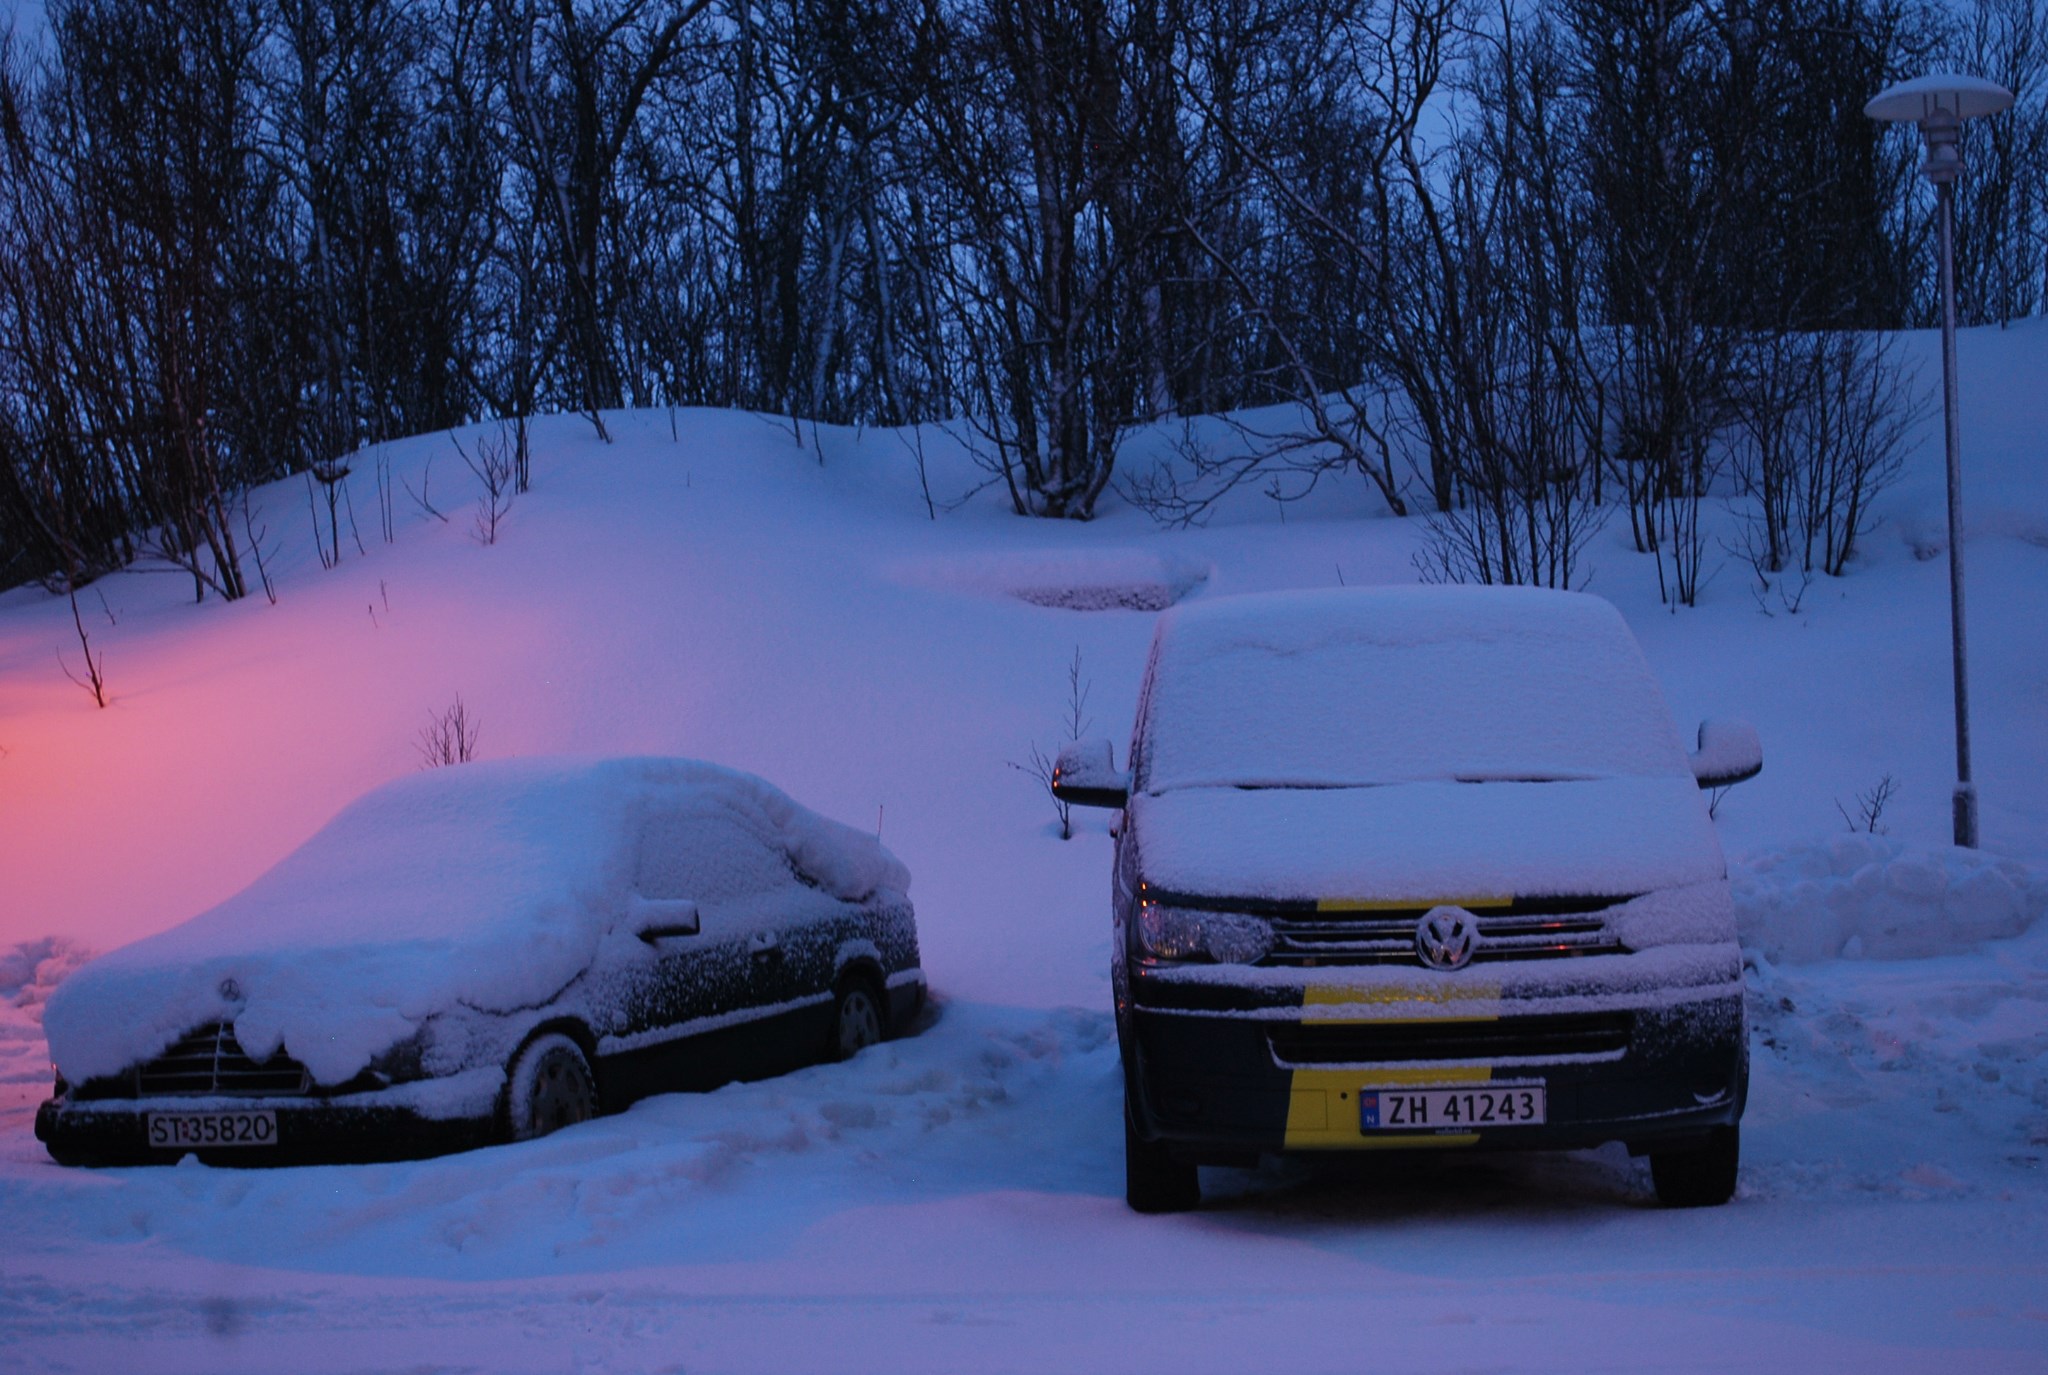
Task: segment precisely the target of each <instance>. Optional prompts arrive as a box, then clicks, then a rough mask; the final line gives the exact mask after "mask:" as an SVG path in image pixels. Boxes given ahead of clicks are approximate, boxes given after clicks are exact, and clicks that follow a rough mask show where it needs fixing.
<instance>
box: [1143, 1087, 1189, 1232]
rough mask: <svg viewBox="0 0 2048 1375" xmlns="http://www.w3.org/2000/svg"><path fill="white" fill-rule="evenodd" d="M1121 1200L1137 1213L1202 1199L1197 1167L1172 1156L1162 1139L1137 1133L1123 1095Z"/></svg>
mask: <svg viewBox="0 0 2048 1375" xmlns="http://www.w3.org/2000/svg"><path fill="white" fill-rule="evenodd" d="M1124 1202H1126V1203H1128V1204H1130V1205H1131V1211H1133V1212H1137V1213H1184V1212H1187V1211H1188V1210H1189V1209H1190V1208H1195V1207H1199V1206H1200V1205H1201V1202H1202V1176H1201V1173H1200V1171H1199V1170H1198V1169H1197V1168H1196V1167H1195V1166H1193V1165H1190V1164H1188V1163H1187V1162H1186V1161H1184V1160H1176V1159H1175V1158H1174V1156H1173V1153H1172V1152H1171V1151H1169V1150H1168V1149H1167V1148H1166V1145H1165V1143H1163V1142H1159V1141H1147V1140H1145V1139H1144V1138H1143V1137H1141V1136H1139V1135H1138V1128H1137V1124H1136V1122H1135V1121H1134V1120H1133V1117H1132V1113H1131V1101H1130V1098H1129V1096H1128V1095H1126V1096H1125V1098H1124Z"/></svg>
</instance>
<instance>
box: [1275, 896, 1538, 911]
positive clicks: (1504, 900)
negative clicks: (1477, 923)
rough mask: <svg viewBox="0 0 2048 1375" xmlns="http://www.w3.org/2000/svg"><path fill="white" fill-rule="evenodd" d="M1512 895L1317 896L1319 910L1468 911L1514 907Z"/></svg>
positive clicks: (1317, 909)
mask: <svg viewBox="0 0 2048 1375" xmlns="http://www.w3.org/2000/svg"><path fill="white" fill-rule="evenodd" d="M1514 902H1515V900H1514V899H1513V898H1512V897H1502V896H1500V895H1498V894H1493V895H1489V896H1487V897H1480V898H1435V899H1416V898H1397V899H1394V900H1392V901H1387V900H1382V899H1379V898H1317V899H1316V911H1318V912H1413V911H1414V910H1415V909H1416V908H1418V907H1422V908H1429V907H1463V908H1465V909H1466V910H1468V911H1471V910H1476V909H1478V908H1481V907H1512V906H1514Z"/></svg>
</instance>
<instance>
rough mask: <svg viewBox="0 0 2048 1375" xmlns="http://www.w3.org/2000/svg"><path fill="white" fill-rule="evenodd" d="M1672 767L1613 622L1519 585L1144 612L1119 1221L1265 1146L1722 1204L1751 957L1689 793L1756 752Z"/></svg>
mask: <svg viewBox="0 0 2048 1375" xmlns="http://www.w3.org/2000/svg"><path fill="white" fill-rule="evenodd" d="M1699 742H1700V748H1699V749H1698V750H1696V751H1693V752H1690V753H1688V751H1687V750H1686V749H1685V748H1684V747H1683V745H1682V744H1681V742H1680V738H1679V735H1678V732H1677V730H1676V729H1675V728H1674V726H1673V723H1672V719H1671V715H1670V712H1669V710H1668V709H1667V708H1666V706H1665V704H1664V698H1663V694H1662V693H1661V692H1660V691H1659V689H1658V686H1657V682H1656V679H1655V678H1654V677H1653V676H1652V674H1651V672H1650V669H1649V666H1648V665H1647V664H1646V663H1645V662H1644V659H1643V656H1642V652H1641V650H1640V649H1639V648H1638V647H1637V645H1636V642H1635V639H1634V637H1633V636H1632V635H1631V634H1630V632H1629V630H1628V627H1627V625H1626V624H1625V623H1624V622H1623V621H1622V618H1621V616H1620V614H1619V613H1618V612H1616V611H1615V610H1614V608H1613V607H1612V606H1611V605H1609V604H1608V603H1607V602H1605V601H1602V600H1600V599H1598V598H1595V597H1591V596H1585V595H1579V594H1573V593H1564V592H1549V591H1543V590H1538V589H1529V588H1491V587H1406V588H1385V589H1351V590H1343V589H1332V590H1326V591H1309V592H1287V593H1277V594H1271V595H1261V596H1246V597H1234V598H1222V599H1217V600H1213V601H1204V602H1196V603H1191V604H1188V605H1184V606H1181V607H1178V608H1176V609H1174V610H1172V611H1170V612H1168V613H1166V614H1165V615H1164V616H1162V617H1161V619H1160V623H1159V627H1158V630H1157V633H1156V635H1155V637H1154V639H1153V643H1152V653H1151V660H1150V664H1149V666H1148V668H1147V670H1146V674H1145V680H1144V686H1143V689H1142V691H1141V694H1140V698H1139V706H1138V720H1137V726H1136V730H1135V731H1134V732H1133V734H1132V738H1131V746H1130V754H1129V757H1128V760H1127V764H1128V767H1127V768H1125V769H1122V770H1119V769H1117V768H1116V767H1115V765H1114V758H1113V754H1112V750H1111V746H1110V743H1109V742H1108V741H1106V740H1105V741H1094V742H1084V743H1081V744H1077V745H1074V746H1072V747H1070V748H1069V749H1068V750H1066V751H1065V752H1063V753H1062V755H1061V757H1060V760H1059V764H1058V768H1057V770H1056V774H1055V781H1054V791H1055V792H1056V793H1057V794H1058V795H1059V796H1061V797H1062V798H1064V799H1066V800H1068V801H1070V802H1074V803H1079V804H1084V805H1095V806H1104V807H1117V808H1121V809H1123V821H1122V824H1121V825H1120V826H1119V827H1118V831H1117V836H1118V838H1117V847H1116V868H1115V876H1114V881H1113V885H1112V887H1113V894H1112V904H1113V912H1114V921H1115V938H1114V939H1113V940H1112V942H1111V950H1112V952H1113V954H1112V965H1113V968H1112V975H1113V982H1114V988H1115V998H1116V1020H1117V1031H1118V1036H1119V1039H1120V1041H1121V1045H1122V1051H1123V1063H1124V1084H1125V1100H1124V1101H1125V1129H1126V1136H1125V1159H1126V1165H1127V1186H1128V1197H1129V1201H1130V1203H1131V1206H1132V1207H1134V1208H1137V1209H1139V1210H1141V1211H1161V1210H1168V1209H1176V1208H1186V1207H1192V1206H1194V1205H1195V1204H1196V1203H1198V1202H1199V1200H1200V1186H1199V1181H1198V1175H1197V1172H1196V1167H1197V1165H1198V1164H1201V1163H1242V1162H1244V1161H1246V1160H1248V1159H1249V1158H1253V1157H1255V1156H1256V1155H1257V1154H1259V1153H1261V1152H1287V1151H1346V1150H1360V1149H1373V1148H1388V1147H1395V1148H1402V1147H1418V1148H1419V1147H1459V1146H1477V1147H1532V1148H1545V1149H1549V1148H1576V1147H1584V1146H1592V1145H1597V1144H1600V1143H1602V1142H1607V1141H1614V1140H1619V1141H1623V1142H1626V1143H1627V1144H1628V1147H1629V1149H1630V1150H1631V1151H1634V1152H1637V1153H1646V1154H1648V1155H1649V1157H1650V1165H1651V1173H1652V1177H1653V1179H1654V1182H1655V1186H1656V1190H1657V1194H1658V1197H1659V1198H1661V1199H1662V1200H1663V1201H1665V1202H1666V1203H1671V1204H1684V1205H1691V1204H1713V1203H1720V1202H1724V1201H1725V1200H1727V1199H1728V1198H1729V1197H1730V1196H1731V1194H1732V1193H1733V1192H1734V1187H1735V1175H1736V1163H1737V1158H1738V1155H1739V1151H1740V1143H1739V1134H1738V1132H1739V1129H1738V1122H1739V1121H1740V1119H1741V1116H1742V1108H1743V1101H1744V1097H1745V1094H1746V1092H1747V1086H1748V1056H1747V1050H1746V1038H1745V1032H1744V1020H1743V1005H1742V960H1741V954H1740V951H1739V950H1738V948H1737V945H1736V935H1735V920H1734V913H1733V909H1732V908H1731V906H1730V902H1729V892H1728V881H1727V870H1726V865H1725V862H1724V860H1723V858H1722V854H1721V847H1720V843H1719V841H1718V839H1717V838H1716V836H1715V834H1714V825H1713V821H1712V820H1711V818H1710V817H1709V816H1708V813H1707V807H1706V803H1705V800H1704V798H1703V797H1702V795H1701V789H1702V788H1706V787H1710V786H1716V785H1724V784H1727V783H1732V782H1735V781H1738V780H1739V779H1742V778H1746V777H1749V776H1750V775H1752V774H1754V773H1756V772H1757V771H1758V769H1760V768H1761V766H1762V755H1761V752H1760V750H1759V748H1758V746H1757V743H1756V735H1755V732H1754V731H1753V730H1751V729H1749V728H1748V727H1747V726H1744V725H1742V724H1740V723H1736V722H1709V723H1707V724H1705V725H1703V726H1702V727H1701V729H1700V735H1699Z"/></svg>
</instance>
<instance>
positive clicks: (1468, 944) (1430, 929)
mask: <svg viewBox="0 0 2048 1375" xmlns="http://www.w3.org/2000/svg"><path fill="white" fill-rule="evenodd" d="M1478 949H1479V919H1478V918H1477V917H1475V916H1473V915H1472V914H1471V913H1470V912H1467V911H1466V910H1465V909H1464V908H1462V907H1432V908H1430V909H1429V911H1428V912H1426V913H1424V914H1423V917H1422V920H1421V921H1419V922H1417V923H1416V924H1415V953H1416V955H1417V956H1418V957H1419V958H1420V959H1421V960H1422V962H1423V963H1424V964H1425V965H1428V966H1429V967H1430V968H1431V969H1442V970H1446V971H1448V970H1452V969H1463V968H1464V967H1465V966H1466V965H1468V964H1470V963H1472V956H1473V955H1474V954H1475V953H1477V951H1478Z"/></svg>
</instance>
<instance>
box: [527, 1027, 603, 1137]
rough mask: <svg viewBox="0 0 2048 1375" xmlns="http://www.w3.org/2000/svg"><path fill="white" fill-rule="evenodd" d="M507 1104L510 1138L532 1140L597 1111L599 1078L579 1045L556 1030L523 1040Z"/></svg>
mask: <svg viewBox="0 0 2048 1375" xmlns="http://www.w3.org/2000/svg"><path fill="white" fill-rule="evenodd" d="M505 1104H506V1117H507V1119H508V1121H509V1122H510V1125H511V1131H512V1139H513V1140H514V1141H530V1140H532V1139H533V1138H534V1137H536V1136H546V1135H547V1134H548V1133H549V1132H551V1131H558V1130H560V1129H561V1128H563V1127H570V1126H574V1125H575V1124H576V1123H578V1122H588V1121H589V1120H590V1119H591V1118H593V1117H595V1116H597V1081H596V1079H595V1078H593V1077H592V1076H591V1073H590V1062H589V1061H588V1060H586V1059H584V1058H583V1048H582V1047H581V1046H579V1045H577V1044H576V1043H575V1042H574V1041H572V1040H570V1039H569V1038H568V1037H567V1036H563V1035H561V1034H559V1033H553V1034H550V1035H547V1036H537V1037H535V1038H534V1039H533V1040H531V1041H529V1042H527V1043H526V1048H525V1049H523V1050H521V1051H520V1052H519V1055H518V1057H517V1058H516V1059H514V1060H513V1061H512V1074H511V1081H510V1083H509V1084H508V1085H507V1088H506V1100H505Z"/></svg>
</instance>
